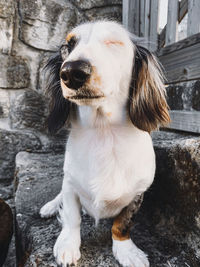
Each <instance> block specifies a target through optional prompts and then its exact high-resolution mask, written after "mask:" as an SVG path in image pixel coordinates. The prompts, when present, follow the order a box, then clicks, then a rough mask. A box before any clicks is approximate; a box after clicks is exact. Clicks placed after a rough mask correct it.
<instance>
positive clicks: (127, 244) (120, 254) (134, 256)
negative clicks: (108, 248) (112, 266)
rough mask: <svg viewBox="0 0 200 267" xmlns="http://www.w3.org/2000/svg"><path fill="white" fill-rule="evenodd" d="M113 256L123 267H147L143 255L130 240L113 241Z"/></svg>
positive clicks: (146, 260)
mask: <svg viewBox="0 0 200 267" xmlns="http://www.w3.org/2000/svg"><path fill="white" fill-rule="evenodd" d="M112 250H113V254H114V256H115V258H116V259H117V260H118V261H119V263H120V264H121V265H122V266H123V267H149V266H150V265H149V261H148V259H147V256H146V255H145V253H144V252H143V251H142V250H140V249H139V248H138V247H137V246H136V245H135V244H134V243H133V242H132V240H131V239H128V240H124V241H118V240H114V239H113V247H112Z"/></svg>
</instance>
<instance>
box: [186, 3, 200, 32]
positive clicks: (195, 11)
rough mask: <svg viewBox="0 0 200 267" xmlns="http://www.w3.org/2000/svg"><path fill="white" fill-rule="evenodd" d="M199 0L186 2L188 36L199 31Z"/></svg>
mask: <svg viewBox="0 0 200 267" xmlns="http://www.w3.org/2000/svg"><path fill="white" fill-rule="evenodd" d="M199 16H200V1H199V0H190V1H189V2H188V25H187V34H188V36H190V35H192V34H195V33H198V32H200V19H199Z"/></svg>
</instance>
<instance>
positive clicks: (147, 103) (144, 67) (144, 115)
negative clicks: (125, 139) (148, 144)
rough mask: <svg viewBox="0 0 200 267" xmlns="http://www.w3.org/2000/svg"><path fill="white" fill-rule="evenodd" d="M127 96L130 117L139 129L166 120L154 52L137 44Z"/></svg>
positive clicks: (161, 81)
mask: <svg viewBox="0 0 200 267" xmlns="http://www.w3.org/2000/svg"><path fill="white" fill-rule="evenodd" d="M129 99H130V102H129V115H130V119H131V121H132V123H133V124H134V125H135V126H136V127H138V128H139V129H141V130H144V131H147V132H151V131H152V130H155V129H157V128H158V127H159V126H162V125H163V126H164V125H165V124H168V123H169V122H170V118H169V113H168V105H167V102H166V100H165V88H164V83H163V75H162V70H161V67H160V65H159V63H158V62H157V60H156V58H155V57H154V55H153V54H151V52H149V51H148V50H147V49H146V48H144V47H142V46H139V45H137V46H136V53H135V63H134V68H133V78H132V83H131V86H130V97H129Z"/></svg>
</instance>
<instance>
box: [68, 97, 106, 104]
mask: <svg viewBox="0 0 200 267" xmlns="http://www.w3.org/2000/svg"><path fill="white" fill-rule="evenodd" d="M65 98H66V99H67V100H69V101H71V102H73V103H75V104H77V105H79V106H96V105H99V104H100V103H101V102H102V101H103V100H104V98H105V97H104V96H100V95H96V96H95V95H94V96H79V95H75V96H70V97H65Z"/></svg>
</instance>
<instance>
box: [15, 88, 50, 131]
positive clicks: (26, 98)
mask: <svg viewBox="0 0 200 267" xmlns="http://www.w3.org/2000/svg"><path fill="white" fill-rule="evenodd" d="M47 102H48V101H47V99H46V98H45V97H44V95H42V94H40V93H38V92H37V91H34V90H30V89H27V90H25V91H24V90H20V91H16V92H15V93H13V94H12V95H11V99H10V119H11V125H12V128H15V129H26V128H32V129H35V130H40V131H43V132H44V131H45V130H46V117H47Z"/></svg>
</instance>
